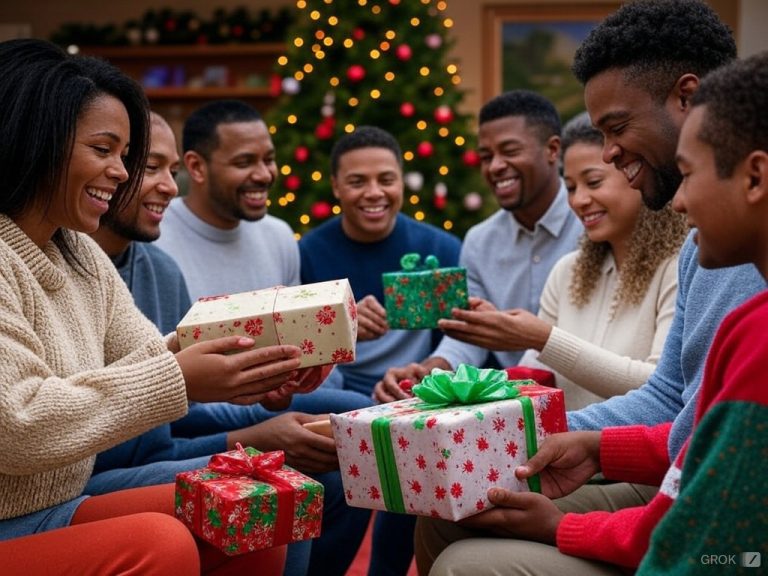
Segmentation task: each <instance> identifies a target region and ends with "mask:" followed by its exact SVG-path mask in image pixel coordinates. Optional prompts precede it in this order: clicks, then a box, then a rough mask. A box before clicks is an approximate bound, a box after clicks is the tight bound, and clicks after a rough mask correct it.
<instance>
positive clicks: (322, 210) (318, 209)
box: [309, 200, 331, 220]
mask: <svg viewBox="0 0 768 576" xmlns="http://www.w3.org/2000/svg"><path fill="white" fill-rule="evenodd" d="M309 213H310V214H312V217H313V218H317V219H318V220H324V219H325V218H328V216H330V215H331V205H330V204H329V203H328V202H326V201H325V200H320V201H318V202H315V203H314V204H312V207H311V208H310V209H309Z"/></svg>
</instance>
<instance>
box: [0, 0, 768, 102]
mask: <svg viewBox="0 0 768 576" xmlns="http://www.w3.org/2000/svg"><path fill="white" fill-rule="evenodd" d="M406 1H416V0H406ZM447 1H448V8H447V10H446V14H447V15H448V16H450V17H451V18H452V19H453V21H454V22H455V26H454V28H453V33H454V37H455V38H456V45H455V48H454V56H455V58H456V60H457V61H458V63H459V65H460V72H461V75H462V78H463V80H464V82H463V87H464V89H465V90H466V91H467V98H466V100H465V103H464V107H465V109H466V110H467V111H473V110H477V109H478V108H479V106H480V105H481V104H482V98H483V95H482V74H483V52H482V14H483V7H484V6H486V5H491V4H493V5H514V4H535V5H536V6H546V5H550V8H551V9H556V6H558V5H559V6H568V5H569V4H571V5H572V4H584V3H585V0H536V1H533V0H529V1H527V2H525V1H521V0H493V1H492V2H488V1H486V0H447ZM588 2H589V0H586V3H588ZM245 3H246V2H245V0H213V1H211V0H161V1H160V2H157V0H154V1H153V0H132V1H131V2H106V3H105V2H104V1H103V0H69V1H66V2H62V1H61V0H27V1H23V0H21V1H19V0H16V1H12V0H6V1H4V2H2V3H0V25H2V24H5V23H28V24H29V25H31V31H32V35H33V36H36V37H40V38H46V37H48V35H49V34H50V33H51V32H52V31H53V30H55V29H56V28H58V27H59V26H60V25H61V24H62V23H65V22H93V23H94V24H105V23H108V22H114V21H117V22H123V21H125V20H128V19H130V18H135V17H137V16H140V15H141V14H143V13H144V12H145V11H146V10H147V9H149V8H153V9H158V7H170V8H175V9H191V10H194V11H196V12H197V13H199V14H201V15H209V14H210V13H211V12H212V10H213V8H214V7H219V6H221V7H225V8H233V7H236V6H241V5H243V4H245ZM709 3H710V4H711V5H712V6H713V7H714V8H715V10H717V11H718V13H719V14H720V16H721V17H722V18H723V20H724V21H725V22H727V23H728V24H729V25H730V26H731V28H733V29H734V31H735V32H736V36H737V39H738V42H739V50H740V52H741V53H742V55H748V54H752V53H755V52H758V51H760V50H765V49H768V36H767V35H766V34H765V33H764V30H763V28H764V24H765V23H766V22H768V2H765V0H709ZM247 5H248V7H249V9H250V10H252V11H253V12H257V11H258V10H261V9H264V8H270V9H274V8H280V7H286V6H287V7H292V6H294V5H295V2H294V0H261V1H258V0H252V1H251V2H247Z"/></svg>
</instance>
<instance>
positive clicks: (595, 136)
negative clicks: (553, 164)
mask: <svg viewBox="0 0 768 576" xmlns="http://www.w3.org/2000/svg"><path fill="white" fill-rule="evenodd" d="M582 142H583V143H586V144H595V145H597V146H602V145H603V133H602V132H600V130H598V129H597V128H595V127H594V126H593V125H592V120H590V119H589V114H588V113H586V112H582V113H581V114H577V115H576V116H574V117H573V118H571V119H570V120H569V121H568V122H566V123H565V126H563V137H562V138H561V144H560V154H562V155H563V156H565V151H566V150H568V148H570V147H571V146H573V145H574V144H579V143H582Z"/></svg>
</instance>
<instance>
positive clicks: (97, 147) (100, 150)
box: [91, 145, 110, 156]
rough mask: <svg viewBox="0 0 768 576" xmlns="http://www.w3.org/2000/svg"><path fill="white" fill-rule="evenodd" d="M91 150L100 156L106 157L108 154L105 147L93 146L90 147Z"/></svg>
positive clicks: (107, 149)
mask: <svg viewBox="0 0 768 576" xmlns="http://www.w3.org/2000/svg"><path fill="white" fill-rule="evenodd" d="M91 148H93V149H94V150H96V152H98V153H99V154H101V155H102V156H106V155H107V154H109V152H110V150H109V148H107V147H106V146H95V145H94V146H91Z"/></svg>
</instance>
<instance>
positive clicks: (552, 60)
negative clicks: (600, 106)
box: [483, 2, 620, 121]
mask: <svg viewBox="0 0 768 576" xmlns="http://www.w3.org/2000/svg"><path fill="white" fill-rule="evenodd" d="M619 6H620V2H601V3H589V4H588V3H581V4H579V3H575V4H543V3H537V4H532V3H531V4H514V5H505V6H485V7H484V8H483V41H484V45H483V101H487V100H489V99H490V98H492V97H493V96H496V95H497V94H500V93H501V92H504V91H507V90H513V89H520V88H523V89H527V90H534V91H536V92H539V93H540V94H543V95H544V96H546V97H547V98H549V99H550V100H552V101H553V102H554V103H555V106H556V107H557V109H558V111H559V112H560V114H561V116H562V118H563V121H566V120H568V119H570V118H571V117H573V116H574V115H576V114H578V113H579V112H581V111H582V110H584V99H583V87H582V86H581V84H580V83H579V81H578V80H576V78H575V76H574V75H573V72H571V64H572V62H573V55H574V53H575V52H576V49H577V48H578V47H579V44H581V42H582V41H583V40H584V39H585V38H586V37H587V35H588V34H589V32H590V31H591V30H592V29H593V28H594V27H595V26H596V25H597V23H598V22H600V21H601V20H602V19H603V18H605V16H607V15H608V14H610V13H611V12H614V11H615V10H616V9H617V8H618V7H619Z"/></svg>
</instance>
